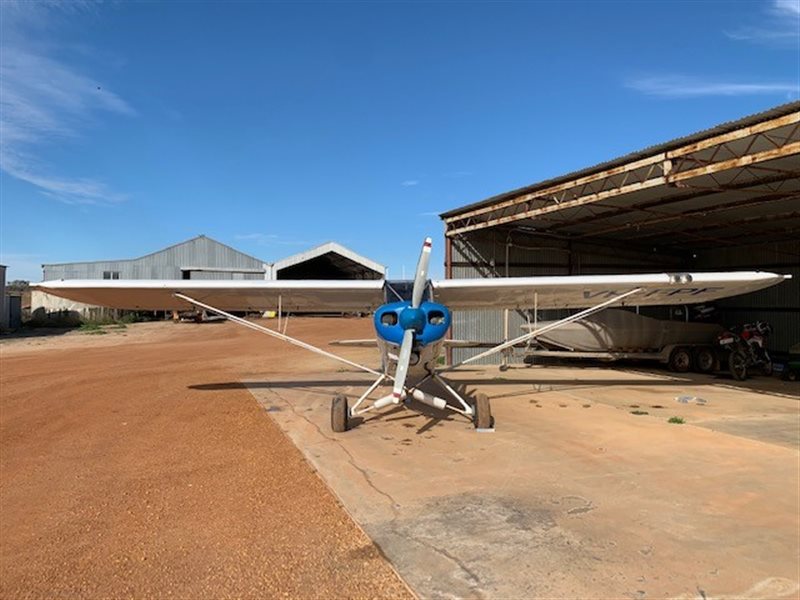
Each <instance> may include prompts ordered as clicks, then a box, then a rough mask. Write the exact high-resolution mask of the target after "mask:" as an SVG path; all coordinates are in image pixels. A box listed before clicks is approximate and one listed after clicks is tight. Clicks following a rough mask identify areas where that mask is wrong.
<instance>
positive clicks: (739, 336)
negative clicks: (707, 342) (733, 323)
mask: <svg viewBox="0 0 800 600" xmlns="http://www.w3.org/2000/svg"><path fill="white" fill-rule="evenodd" d="M771 332H772V327H771V326H770V324H769V323H767V322H765V321H757V322H755V323H748V324H746V325H742V326H737V327H731V328H730V329H728V330H727V331H723V332H722V333H720V334H719V336H717V344H718V353H719V362H720V366H721V367H722V368H724V367H725V365H727V368H728V370H729V371H730V373H731V375H732V376H733V378H734V379H738V380H739V381H743V380H744V379H747V375H748V373H752V371H753V370H755V369H758V370H759V371H760V372H761V373H762V374H763V375H767V376H769V375H772V359H771V358H770V356H769V352H767V349H766V345H765V343H766V339H767V337H769V334H770V333H771Z"/></svg>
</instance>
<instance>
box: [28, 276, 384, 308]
mask: <svg viewBox="0 0 800 600" xmlns="http://www.w3.org/2000/svg"><path fill="white" fill-rule="evenodd" d="M383 284H384V282H383V281H382V280H316V281H315V280H291V279H286V280H277V281H262V280H240V281H233V280H202V279H201V280H182V279H178V280H157V279H139V280H137V279H131V280H122V279H118V280H107V279H85V280H80V279H73V280H58V281H44V282H42V283H37V284H35V285H32V286H31V287H32V288H33V289H38V290H41V291H43V292H47V293H48V294H52V295H54V296H60V297H62V298H67V299H69V300H74V301H76V302H83V303H85V304H93V305H96V306H106V307H109V308H122V309H129V310H186V309H189V308H193V307H192V305H191V304H189V303H188V302H186V301H184V300H181V299H179V298H176V297H175V296H174V294H176V293H181V294H185V295H186V296H190V297H191V298H194V299H196V300H200V301H201V302H205V303H206V304H209V305H211V306H214V307H216V308H221V309H223V310H232V311H243V310H252V311H262V310H275V309H276V308H277V306H278V302H279V301H280V304H281V309H282V310H283V311H284V312H371V311H373V310H375V309H376V308H377V307H379V306H380V305H381V304H383V302H384V293H383Z"/></svg>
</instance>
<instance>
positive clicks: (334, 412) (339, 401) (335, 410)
mask: <svg viewBox="0 0 800 600" xmlns="http://www.w3.org/2000/svg"><path fill="white" fill-rule="evenodd" d="M348 412H349V409H348V406H347V396H345V395H344V394H336V395H335V396H334V397H333V401H332V402H331V429H333V431H334V433H344V432H345V431H347V429H348V425H349V423H348V418H347V417H348Z"/></svg>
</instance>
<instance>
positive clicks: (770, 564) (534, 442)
mask: <svg viewBox="0 0 800 600" xmlns="http://www.w3.org/2000/svg"><path fill="white" fill-rule="evenodd" d="M565 371H567V370H565ZM589 371H590V370H581V373H579V374H578V376H577V377H576V373H575V371H568V372H567V373H566V374H565V373H559V372H558V371H557V370H550V369H548V370H547V371H546V372H545V371H540V370H536V369H532V370H513V371H510V372H508V373H506V374H504V377H502V378H500V377H497V370H496V369H477V370H475V371H472V372H467V373H466V374H464V373H461V374H459V375H458V376H457V377H458V378H460V379H461V380H462V381H464V382H465V383H464V384H463V389H466V390H467V391H468V392H474V391H475V389H476V388H477V387H480V389H481V391H484V392H486V393H488V394H489V396H490V398H491V399H492V411H493V413H494V415H495V417H496V419H497V428H496V432H495V433H476V432H475V430H474V429H473V427H472V425H471V423H469V422H467V420H466V419H465V418H464V417H461V416H459V415H456V414H453V413H448V414H444V413H441V412H439V411H435V410H434V409H429V408H427V407H424V406H421V407H419V409H420V412H416V411H413V410H408V409H405V408H403V407H395V408H391V409H388V410H384V411H383V412H382V413H381V414H376V415H375V416H368V417H367V418H366V420H365V421H364V422H363V423H361V424H360V425H359V426H357V427H356V428H355V429H353V430H351V431H348V432H347V433H345V434H333V433H332V431H331V429H330V401H331V398H332V396H333V394H334V393H336V392H343V393H346V394H347V395H348V396H349V397H350V402H351V404H352V402H354V401H355V399H356V398H357V397H358V395H359V394H360V393H362V391H363V390H364V389H365V387H366V386H367V385H369V383H370V380H369V379H368V378H365V377H363V376H361V375H359V374H355V373H340V372H337V373H330V374H326V375H325V376H324V377H323V378H320V377H316V378H314V377H309V378H298V377H296V376H292V377H289V376H287V378H291V379H292V381H277V380H275V381H269V382H247V386H248V388H249V389H250V391H251V392H252V394H253V395H254V396H255V398H256V399H257V400H258V402H259V403H260V404H261V405H262V406H263V407H264V408H265V409H266V410H267V411H268V413H269V415H270V416H271V417H272V418H273V419H274V420H275V421H276V423H277V424H278V425H279V426H280V427H281V428H282V429H283V430H284V431H285V432H286V433H287V434H288V435H289V437H290V438H291V439H292V440H293V441H294V443H295V444H296V445H297V446H298V448H300V450H301V451H302V452H303V453H304V454H305V456H306V457H307V459H308V460H309V461H310V462H311V463H312V464H313V465H314V467H315V468H316V469H317V470H318V471H319V473H320V475H321V476H322V477H323V479H324V480H325V481H326V482H327V484H328V485H329V486H330V488H331V489H332V490H333V491H334V493H335V494H337V496H338V497H339V499H340V500H341V502H342V504H343V505H344V507H345V508H346V509H347V510H348V512H349V513H350V514H351V515H352V516H353V518H354V519H355V520H356V521H357V522H358V523H359V524H360V525H361V526H362V527H363V528H364V530H365V531H366V532H367V534H368V535H369V536H370V537H371V538H372V539H373V540H374V542H375V543H376V544H377V545H378V546H379V547H380V548H381V550H382V551H383V552H384V553H385V555H386V556H387V557H388V559H389V560H390V561H391V562H392V563H393V564H394V566H395V567H396V569H397V570H398V572H399V573H400V575H401V576H402V577H403V578H404V579H405V580H406V582H407V583H408V584H409V585H410V586H411V587H412V588H413V589H414V590H415V591H416V593H417V594H419V595H420V596H421V597H425V598H451V597H458V598H481V597H508V598H511V597H513V598H520V597H560V598H577V597H581V598H610V597H614V598H651V597H680V598H726V597H737V598H759V597H763V598H782V597H794V596H796V595H797V593H798V589H800V586H798V580H799V579H800V574H798V552H799V551H800V547H799V542H798V538H799V537H800V535H799V534H798V532H799V531H800V517H799V516H798V513H800V499H799V498H798V490H799V489H800V481H798V479H799V473H800V469H799V468H798V467H799V466H800V454H799V453H798V451H797V450H796V449H795V448H794V447H791V444H790V445H789V446H790V447H787V445H786V444H784V445H779V444H778V443H768V442H764V441H759V440H753V439H747V438H744V437H739V436H736V435H732V434H730V433H724V432H721V431H711V430H709V429H707V428H705V427H701V426H694V425H690V424H684V425H674V424H669V423H668V422H667V419H668V418H669V416H672V415H680V414H681V413H682V411H684V412H685V413H689V414H690V415H692V414H693V411H694V412H697V411H700V412H701V413H702V415H701V416H700V417H698V418H697V420H698V421H702V420H703V419H707V420H709V419H710V421H719V420H720V419H722V420H725V419H726V418H729V417H730V415H729V414H727V412H726V410H727V409H726V408H725V406H726V402H727V403H729V404H732V405H736V403H737V402H739V403H740V404H741V403H743V401H742V399H741V398H739V397H737V394H739V395H741V394H751V395H754V394H753V393H752V392H748V391H746V390H745V391H742V390H730V389H723V390H722V391H720V390H717V389H715V386H713V385H709V386H707V388H705V389H704V392H705V393H704V395H705V396H706V397H712V398H714V399H713V400H711V401H707V402H706V403H705V404H704V405H702V406H698V405H697V403H695V404H694V405H693V406H688V405H683V406H680V405H678V404H677V403H676V397H677V396H678V395H679V394H682V393H685V392H686V391H687V389H688V391H689V392H690V393H691V392H695V393H696V392H697V390H698V387H697V386H695V387H694V388H687V384H686V380H683V379H676V378H671V377H659V376H649V375H643V374H641V373H633V374H631V373H624V372H620V371H616V370H609V369H597V370H594V371H591V373H589ZM545 373H546V375H545ZM320 379H322V380H320ZM565 380H566V381H568V382H571V384H568V385H560V386H559V381H565ZM586 380H588V381H589V382H590V384H589V385H587V384H586V383H584V381H586ZM548 381H549V382H550V383H547V382H548ZM604 382H605V383H604ZM478 383H480V385H479V386H478V385H477V384H478ZM380 392H381V390H378V393H376V394H375V397H377V396H378V395H380ZM715 394H716V396H715ZM604 398H605V399H606V400H607V402H606V401H605V400H604ZM761 398H762V401H763V402H764V403H765V404H769V405H771V406H774V407H777V408H775V412H776V413H778V414H783V415H787V414H788V415H789V419H790V423H791V422H792V417H793V418H794V421H793V422H794V427H795V429H794V431H795V434H794V438H795V439H797V437H798V435H800V434H798V427H800V421H798V413H797V401H796V400H792V399H787V398H768V397H765V396H761ZM643 402H644V403H646V406H645V404H643ZM614 404H619V406H615V405H614ZM630 406H640V407H641V406H644V407H645V408H647V409H648V410H647V412H649V414H648V415H641V416H637V415H633V414H631V412H630V411H631V409H630V408H629V407H630ZM623 407H624V408H623ZM651 407H666V409H658V408H651ZM701 409H702V410H701ZM659 410H660V411H661V412H659ZM764 410H766V409H764ZM792 411H794V413H792ZM687 421H690V420H689V419H687ZM690 422H691V421H690ZM785 429H786V428H785V427H784V428H783V432H782V433H781V435H783V436H785V435H786V432H785Z"/></svg>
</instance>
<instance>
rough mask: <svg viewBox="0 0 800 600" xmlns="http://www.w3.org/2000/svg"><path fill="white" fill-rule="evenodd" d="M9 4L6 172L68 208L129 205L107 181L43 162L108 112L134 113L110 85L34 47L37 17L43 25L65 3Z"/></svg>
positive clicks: (2, 98) (3, 91)
mask: <svg viewBox="0 0 800 600" xmlns="http://www.w3.org/2000/svg"><path fill="white" fill-rule="evenodd" d="M9 6H10V8H6V7H5V6H4V9H3V10H4V17H6V19H5V20H6V23H5V25H4V29H3V32H2V34H3V35H2V38H3V43H2V48H0V50H1V52H0V80H2V86H1V87H0V140H2V145H0V169H2V170H3V171H5V172H6V173H7V174H8V175H11V176H12V177H15V178H17V179H20V180H22V181H25V182H27V183H29V184H31V185H33V186H35V187H37V188H38V189H39V190H40V191H41V192H42V193H44V194H45V195H48V196H50V197H53V198H56V199H58V200H60V201H62V202H65V203H68V204H111V203H116V202H119V201H121V200H124V198H125V196H124V195H123V194H120V193H117V192H114V191H113V190H111V189H110V188H109V187H108V186H107V185H106V184H105V183H103V182H102V181H100V180H97V179H94V178H90V177H77V178H75V177H65V176H59V175H53V174H51V170H52V169H51V168H48V167H47V166H45V165H44V164H43V163H42V161H40V160H38V159H37V153H38V152H40V151H41V150H42V149H44V148H47V147H48V146H51V145H53V144H59V143H64V142H65V141H69V140H74V139H77V138H80V137H82V135H83V133H84V132H85V130H86V129H87V128H88V127H90V126H91V125H92V124H93V123H94V122H95V121H96V119H97V117H98V115H100V114H102V113H110V114H115V115H121V116H133V115H135V114H136V112H135V110H134V109H133V108H132V107H131V106H130V105H129V104H128V103H127V102H125V100H123V99H122V98H121V97H119V96H118V95H116V94H114V93H113V92H111V91H109V90H108V89H106V88H105V86H104V85H103V84H101V83H99V82H97V81H96V80H94V79H92V78H91V77H89V76H87V75H85V74H82V73H80V72H78V71H77V70H76V69H74V68H72V67H70V66H69V65H67V64H65V63H64V62H63V61H61V60H58V59H56V58H53V57H51V56H48V52H47V51H46V50H44V49H43V48H42V47H35V46H34V45H33V44H32V43H31V41H30V35H28V34H31V29H32V28H33V25H32V24H31V23H32V20H31V18H32V16H35V17H36V18H37V19H38V20H39V22H38V23H37V25H38V26H41V25H42V23H41V21H42V20H46V19H47V17H48V14H49V13H48V10H50V6H53V7H61V6H62V5H61V4H53V5H46V4H39V5H37V4H35V3H31V4H30V5H28V4H23V3H11V4H10V5H9ZM29 6H30V8H28V7H29ZM78 9H81V5H80V4H72V5H69V4H68V3H66V5H64V10H68V11H74V10H78ZM9 11H11V12H10V18H8V17H9ZM46 33H47V34H48V35H52V32H46ZM51 52H52V50H51Z"/></svg>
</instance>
